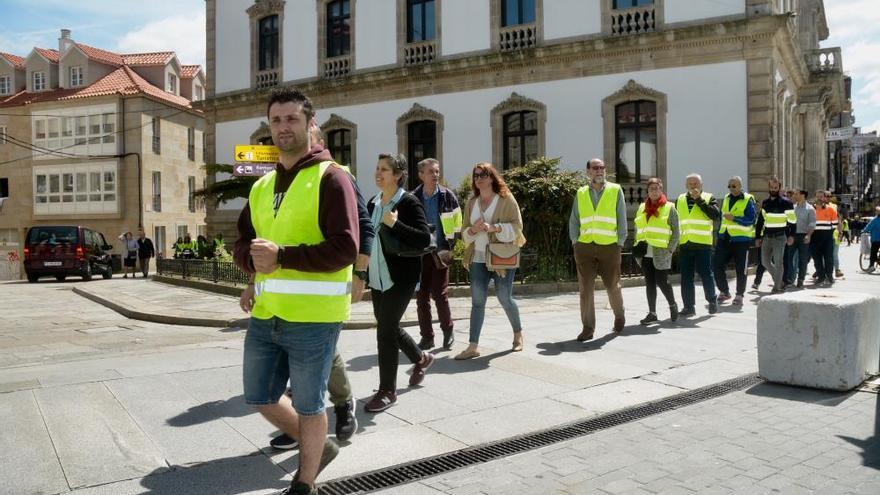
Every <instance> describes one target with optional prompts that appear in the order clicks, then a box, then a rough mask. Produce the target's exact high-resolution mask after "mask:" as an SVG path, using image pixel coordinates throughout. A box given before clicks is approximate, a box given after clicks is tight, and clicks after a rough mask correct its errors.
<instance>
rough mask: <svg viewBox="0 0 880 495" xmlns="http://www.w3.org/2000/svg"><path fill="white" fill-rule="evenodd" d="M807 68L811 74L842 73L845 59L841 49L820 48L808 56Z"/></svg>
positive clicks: (837, 47)
mask: <svg viewBox="0 0 880 495" xmlns="http://www.w3.org/2000/svg"><path fill="white" fill-rule="evenodd" d="M804 57H806V59H807V67H809V68H810V71H811V72H823V73H824V72H840V71H841V70H843V58H842V57H841V51H840V47H839V46H836V47H833V48H820V49H818V50H812V51H810V52H809V53H807V54H806V55H804Z"/></svg>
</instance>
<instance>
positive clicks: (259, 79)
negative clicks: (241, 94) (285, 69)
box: [254, 69, 281, 89]
mask: <svg viewBox="0 0 880 495" xmlns="http://www.w3.org/2000/svg"><path fill="white" fill-rule="evenodd" d="M279 82H281V71H280V70H279V69H270V70H262V71H259V72H257V74H256V78H255V80H254V86H255V87H256V89H266V88H271V87H274V86H278V83H279Z"/></svg>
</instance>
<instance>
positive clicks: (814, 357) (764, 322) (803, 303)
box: [758, 290, 880, 390]
mask: <svg viewBox="0 0 880 495" xmlns="http://www.w3.org/2000/svg"><path fill="white" fill-rule="evenodd" d="M878 372H880V298H878V297H876V296H871V295H868V294H860V293H852V292H850V293H847V292H837V291H818V290H815V291H814V290H807V291H798V292H793V293H789V294H781V295H778V296H772V297H765V298H763V299H762V300H761V302H760V303H759V304H758V373H759V374H760V375H761V377H763V378H764V379H766V380H769V381H772V382H777V383H785V384H789V385H799V386H804V387H813V388H820V389H830V390H850V389H852V388H855V387H857V386H858V385H859V384H860V383H862V381H864V380H865V378H867V377H868V376H869V375H873V374H877V373H878Z"/></svg>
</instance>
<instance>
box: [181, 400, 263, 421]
mask: <svg viewBox="0 0 880 495" xmlns="http://www.w3.org/2000/svg"><path fill="white" fill-rule="evenodd" d="M249 414H256V411H255V410H254V408H253V407H252V406H249V405H247V404H246V403H245V402H244V396H243V395H237V396H235V397H231V398H229V399H226V400H215V401H211V402H205V403H204V404H199V405H197V406H193V407H191V408H189V409H187V410H186V411H185V412H182V413H180V414H178V415H177V416H174V417H172V418H168V420H166V423H168V425H170V426H175V427H185V426H192V425H197V424H201V423H207V422H208V421H214V420H215V419H220V418H240V417H242V416H247V415H249Z"/></svg>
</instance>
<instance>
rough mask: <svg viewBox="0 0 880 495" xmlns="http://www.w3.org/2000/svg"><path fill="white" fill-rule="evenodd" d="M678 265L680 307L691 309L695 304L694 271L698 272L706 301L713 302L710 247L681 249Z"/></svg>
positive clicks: (713, 290)
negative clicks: (679, 273)
mask: <svg viewBox="0 0 880 495" xmlns="http://www.w3.org/2000/svg"><path fill="white" fill-rule="evenodd" d="M678 265H679V267H680V271H681V300H682V307H684V308H686V309H693V308H694V305H695V304H696V293H695V290H694V271H695V269H696V272H697V273H699V274H700V279H701V280H702V282H703V292H704V293H705V295H706V301H708V302H710V303H711V302H715V299H716V295H715V277H714V276H713V273H712V250H711V249H682V250H680V251H679V254H678Z"/></svg>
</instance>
